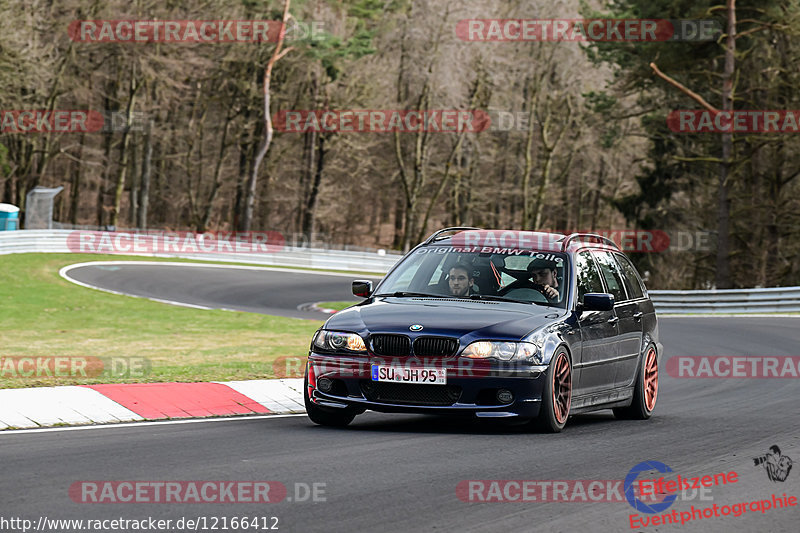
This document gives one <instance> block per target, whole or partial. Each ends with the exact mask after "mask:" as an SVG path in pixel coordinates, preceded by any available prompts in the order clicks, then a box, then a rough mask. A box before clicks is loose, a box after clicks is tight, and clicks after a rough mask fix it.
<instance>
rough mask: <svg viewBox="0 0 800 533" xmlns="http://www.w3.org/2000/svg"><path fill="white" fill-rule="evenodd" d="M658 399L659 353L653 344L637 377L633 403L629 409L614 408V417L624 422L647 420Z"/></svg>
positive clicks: (643, 359)
mask: <svg viewBox="0 0 800 533" xmlns="http://www.w3.org/2000/svg"><path fill="white" fill-rule="evenodd" d="M657 399H658V353H657V352H656V347H655V346H653V345H652V344H651V345H649V346H648V347H647V350H645V355H644V357H643V358H642V364H641V365H639V370H638V374H637V376H636V386H635V387H634V389H633V401H632V402H631V404H630V405H629V406H628V407H616V408H614V416H615V417H617V418H619V419H622V420H647V419H648V418H650V416H652V414H653V410H654V409H655V408H656V400H657Z"/></svg>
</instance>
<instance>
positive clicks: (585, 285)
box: [575, 252, 605, 303]
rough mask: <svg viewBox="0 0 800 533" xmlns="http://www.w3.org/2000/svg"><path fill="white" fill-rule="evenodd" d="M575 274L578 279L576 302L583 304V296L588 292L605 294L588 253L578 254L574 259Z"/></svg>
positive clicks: (595, 267)
mask: <svg viewBox="0 0 800 533" xmlns="http://www.w3.org/2000/svg"><path fill="white" fill-rule="evenodd" d="M575 273H576V275H577V279H578V301H579V302H581V303H583V295H584V294H587V293H590V292H605V289H604V288H603V282H602V281H601V280H600V272H599V271H598V270H597V265H595V263H594V259H592V256H591V254H590V253H589V252H580V253H578V255H577V256H576V258H575Z"/></svg>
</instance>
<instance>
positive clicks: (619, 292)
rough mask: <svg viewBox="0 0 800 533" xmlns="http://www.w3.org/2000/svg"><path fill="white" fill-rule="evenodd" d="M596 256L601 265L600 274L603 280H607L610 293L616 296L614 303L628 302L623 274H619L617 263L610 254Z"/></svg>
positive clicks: (596, 253)
mask: <svg viewBox="0 0 800 533" xmlns="http://www.w3.org/2000/svg"><path fill="white" fill-rule="evenodd" d="M594 256H595V257H596V258H597V264H599V265H600V272H602V273H603V278H604V279H605V280H606V285H607V286H608V292H610V293H611V294H613V295H614V301H616V302H623V301H625V300H627V299H628V298H627V296H626V295H625V289H624V288H623V281H622V274H620V272H619V267H618V266H617V262H616V261H614V257H613V256H612V255H611V253H610V252H595V253H594Z"/></svg>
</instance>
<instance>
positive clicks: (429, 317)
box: [304, 228, 662, 432]
mask: <svg viewBox="0 0 800 533" xmlns="http://www.w3.org/2000/svg"><path fill="white" fill-rule="evenodd" d="M353 293H354V294H355V295H356V296H359V297H363V298H365V300H364V301H363V302H361V303H359V304H357V305H355V306H353V307H350V308H348V309H345V310H343V311H340V312H339V313H337V314H335V315H333V316H332V317H331V318H330V319H328V321H327V322H326V323H325V324H324V325H323V327H322V328H320V329H319V330H318V331H317V332H316V333H315V334H314V338H313V339H312V342H311V348H310V352H309V356H308V363H307V365H306V375H305V387H304V396H305V405H306V410H307V412H308V416H309V418H310V419H311V420H312V421H313V422H315V423H317V424H322V425H328V426H345V425H347V424H349V423H350V422H351V421H352V420H353V418H354V417H355V416H357V415H358V414H360V413H363V412H364V411H366V410H367V409H370V410H373V411H380V412H386V413H389V412H399V413H432V414H451V415H467V416H472V417H481V418H508V419H517V420H530V421H531V422H532V423H533V424H534V425H535V426H537V427H539V428H540V429H542V430H544V431H551V432H557V431H561V429H562V428H563V427H564V425H565V424H566V422H567V419H568V418H569V416H570V415H573V414H577V413H583V412H588V411H594V410H598V409H613V410H614V413H615V415H616V416H617V417H619V418H636V419H647V418H649V417H650V416H651V414H652V412H653V410H654V409H655V405H656V399H657V397H658V362H659V358H660V356H661V352H662V347H661V344H660V343H659V342H658V324H657V321H656V314H655V311H654V309H653V303H652V302H651V301H650V298H649V297H648V295H647V289H646V288H645V286H644V283H643V282H642V279H641V277H640V276H639V274H638V273H637V271H636V269H635V268H634V266H633V264H631V262H630V260H629V259H628V258H627V257H626V256H625V255H624V254H623V253H622V252H621V251H620V250H619V248H618V247H617V246H616V245H615V244H614V243H613V242H612V241H610V240H608V239H606V238H604V237H601V236H598V235H592V234H585V233H576V234H572V235H561V234H555V233H539V232H528V231H511V230H481V229H477V228H446V229H443V230H440V231H437V232H436V233H434V234H433V235H431V236H430V237H429V238H428V239H427V240H426V241H425V242H423V243H421V244H419V245H418V246H416V247H415V248H414V249H413V250H411V251H410V252H409V253H408V254H406V255H405V256H404V257H403V258H402V259H401V260H400V261H399V262H398V263H397V264H396V265H395V266H394V267H393V268H392V269H391V270H390V271H389V273H388V274H387V275H386V276H385V277H384V278H383V280H381V282H380V283H378V285H377V287H375V288H374V289H373V287H372V283H371V282H369V281H354V282H353Z"/></svg>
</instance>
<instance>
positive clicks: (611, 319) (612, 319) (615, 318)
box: [608, 316, 619, 324]
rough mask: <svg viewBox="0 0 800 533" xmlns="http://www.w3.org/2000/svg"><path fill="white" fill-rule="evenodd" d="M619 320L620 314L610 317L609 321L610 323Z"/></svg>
mask: <svg viewBox="0 0 800 533" xmlns="http://www.w3.org/2000/svg"><path fill="white" fill-rule="evenodd" d="M617 322H619V317H618V316H615V317H612V318H609V319H608V323H609V324H616V323H617Z"/></svg>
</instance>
